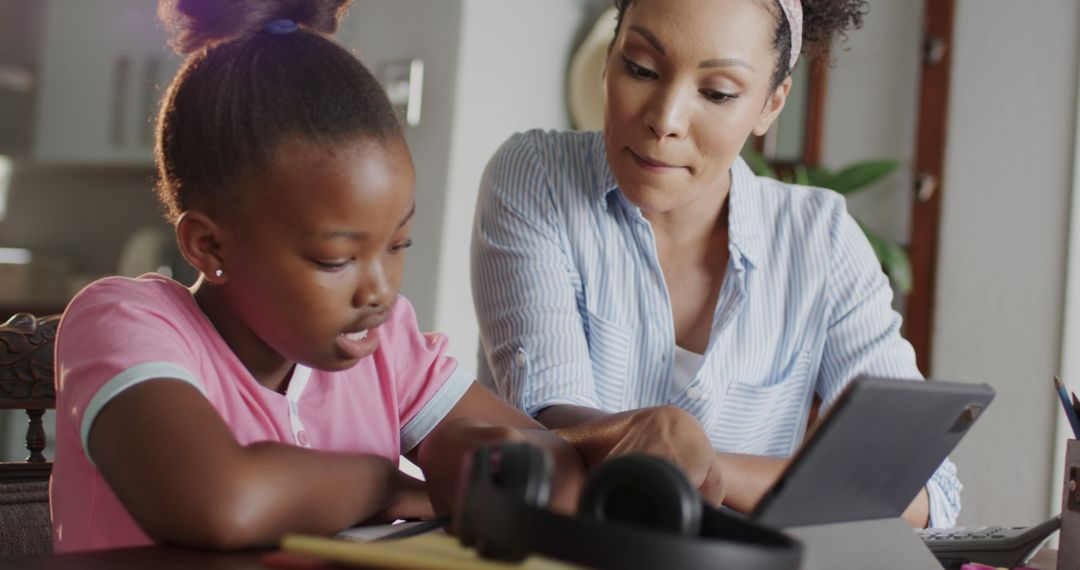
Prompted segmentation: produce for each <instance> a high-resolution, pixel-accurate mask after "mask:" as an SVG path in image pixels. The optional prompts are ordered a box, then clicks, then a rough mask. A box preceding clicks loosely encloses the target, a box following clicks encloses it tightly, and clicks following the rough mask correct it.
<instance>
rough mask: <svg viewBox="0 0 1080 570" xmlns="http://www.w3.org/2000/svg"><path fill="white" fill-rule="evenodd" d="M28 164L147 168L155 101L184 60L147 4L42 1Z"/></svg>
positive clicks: (132, 0) (142, 0)
mask: <svg viewBox="0 0 1080 570" xmlns="http://www.w3.org/2000/svg"><path fill="white" fill-rule="evenodd" d="M43 10H44V13H43V14H42V26H41V29H42V34H43V36H42V40H41V44H40V45H41V54H40V60H39V70H40V71H39V75H40V77H39V81H38V85H37V91H38V92H37V105H36V107H37V109H36V114H37V121H36V128H35V131H34V133H35V137H34V143H33V155H32V156H33V158H34V160H35V161H38V162H42V163H74V164H95V165H96V164H108V165H149V164H151V163H152V161H153V147H154V121H155V115H156V113H157V108H158V103H159V101H160V99H161V97H162V95H163V94H164V91H165V88H166V87H167V86H168V84H169V81H171V79H172V77H173V75H174V74H175V73H176V70H177V69H178V68H179V66H180V63H181V62H182V58H181V57H180V56H178V55H176V54H175V53H174V52H172V50H171V49H170V48H169V47H168V46H167V44H166V42H167V39H168V34H167V32H166V30H165V28H164V26H163V25H162V24H161V22H159V21H158V19H157V2H152V1H150V0H93V1H92V2H90V1H86V0H46V1H45V2H44V4H43Z"/></svg>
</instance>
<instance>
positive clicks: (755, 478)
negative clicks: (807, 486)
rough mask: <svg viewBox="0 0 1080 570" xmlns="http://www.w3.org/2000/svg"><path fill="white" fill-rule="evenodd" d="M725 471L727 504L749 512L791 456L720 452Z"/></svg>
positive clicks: (725, 500) (725, 502)
mask: <svg viewBox="0 0 1080 570" xmlns="http://www.w3.org/2000/svg"><path fill="white" fill-rule="evenodd" d="M716 455H717V457H719V458H720V464H721V465H722V471H723V473H724V490H725V491H726V493H725V495H724V505H725V506H728V507H730V508H732V509H735V510H736V511H739V512H744V513H746V512H750V510H752V509H753V508H754V506H756V505H757V504H758V502H760V501H761V498H762V497H764V496H765V493H766V492H767V491H768V490H769V488H770V487H772V486H773V483H775V482H776V480H777V479H778V478H779V477H780V474H781V473H783V471H784V469H786V468H787V465H788V463H790V460H788V459H780V458H776V457H763V456H760V455H743V454H737V453H717V454H716Z"/></svg>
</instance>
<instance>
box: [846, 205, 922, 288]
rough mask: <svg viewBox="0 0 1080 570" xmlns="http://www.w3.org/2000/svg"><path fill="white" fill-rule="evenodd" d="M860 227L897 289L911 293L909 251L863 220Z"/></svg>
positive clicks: (882, 267)
mask: <svg viewBox="0 0 1080 570" xmlns="http://www.w3.org/2000/svg"><path fill="white" fill-rule="evenodd" d="M859 227H860V228H862V231H863V233H864V234H866V239H867V240H869V242H870V247H872V248H873V249H874V255H876V256H877V258H878V261H879V262H880V263H881V269H882V270H883V271H885V274H886V275H888V276H889V280H890V281H892V283H893V285H894V286H895V287H896V289H897V290H898V291H899V292H900V293H903V294H905V295H907V294H908V293H911V287H912V284H913V281H912V276H911V260H910V259H909V258H908V254H907V251H906V250H905V249H904V248H903V247H901V246H899V245H897V244H895V243H892V242H891V241H888V240H886V239H885V238H883V237H881V236H879V235H877V234H876V233H874V232H873V231H870V230H869V229H867V228H866V226H864V225H863V224H862V223H861V222H860V223H859Z"/></svg>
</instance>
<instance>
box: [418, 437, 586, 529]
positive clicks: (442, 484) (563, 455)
mask: <svg viewBox="0 0 1080 570" xmlns="http://www.w3.org/2000/svg"><path fill="white" fill-rule="evenodd" d="M503 442H518V443H531V444H533V445H537V446H539V447H542V448H544V449H546V450H547V451H548V452H550V453H551V455H552V457H553V459H554V460H555V470H554V477H553V480H552V481H551V484H552V488H551V492H552V494H551V502H550V504H551V506H552V508H555V509H556V510H560V511H563V512H571V511H573V509H574V505H575V504H576V502H577V495H578V493H579V492H580V487H581V485H582V483H583V481H584V478H585V469H584V466H583V465H582V463H581V458H580V457H579V456H578V454H577V452H576V451H575V450H574V448H573V447H571V446H570V445H569V444H568V443H566V442H565V441H563V440H562V439H561V438H559V437H558V436H556V435H554V434H552V433H551V432H549V431H547V430H544V429H530V428H512V427H505V426H494V425H489V424H486V423H484V422H480V421H476V420H471V419H458V420H454V421H451V422H448V423H446V424H444V425H441V426H439V427H438V428H436V430H435V431H433V432H432V433H431V434H430V435H429V436H428V437H427V438H425V439H424V442H423V443H421V445H420V449H419V451H418V453H417V459H418V462H419V464H420V466H421V467H422V468H423V469H424V474H425V477H426V479H427V481H428V492H429V494H430V496H431V503H432V505H433V506H434V509H435V512H436V513H437V514H445V513H449V512H450V511H451V510H452V509H453V507H454V505H455V504H456V500H457V493H458V492H459V490H461V487H460V485H461V482H460V477H461V474H462V467H463V465H462V462H463V461H465V460H466V459H467V458H468V457H469V456H470V453H471V452H472V450H474V449H475V448H477V447H480V446H484V445H497V444H499V443H503Z"/></svg>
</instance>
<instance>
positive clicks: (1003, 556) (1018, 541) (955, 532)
mask: <svg viewBox="0 0 1080 570" xmlns="http://www.w3.org/2000/svg"><path fill="white" fill-rule="evenodd" d="M1059 526H1061V517H1060V516H1055V517H1053V518H1051V519H1049V520H1047V521H1045V522H1042V523H1039V524H1037V525H1032V526H1014V527H1005V526H986V527H981V528H974V529H969V528H963V527H959V528H928V529H920V530H917V531H916V533H918V535H919V538H922V540H923V543H924V544H926V546H927V548H929V549H930V552H932V553H933V554H934V557H936V558H937V559H938V562H941V564H942V566H944V567H946V568H959V567H960V565H961V564H964V563H967V562H977V563H979V564H986V565H988V566H1003V567H1005V568H1013V567H1015V566H1019V565H1021V564H1023V563H1024V562H1027V560H1028V559H1029V558H1031V557H1032V556H1033V555H1034V554H1035V552H1036V551H1038V549H1039V547H1041V546H1042V545H1043V543H1044V542H1046V539H1048V538H1050V535H1051V534H1053V533H1054V531H1055V530H1057V529H1058V527H1059Z"/></svg>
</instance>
